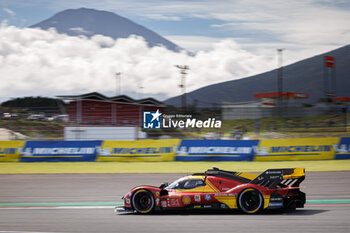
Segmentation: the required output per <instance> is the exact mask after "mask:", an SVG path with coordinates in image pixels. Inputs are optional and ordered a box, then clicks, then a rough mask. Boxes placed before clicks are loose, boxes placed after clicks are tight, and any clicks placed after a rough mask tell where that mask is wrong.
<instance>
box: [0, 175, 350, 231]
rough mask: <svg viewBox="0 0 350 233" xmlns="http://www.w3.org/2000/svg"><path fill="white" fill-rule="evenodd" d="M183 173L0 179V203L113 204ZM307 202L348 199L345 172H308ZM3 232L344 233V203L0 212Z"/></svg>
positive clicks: (348, 213) (347, 215)
mask: <svg viewBox="0 0 350 233" xmlns="http://www.w3.org/2000/svg"><path fill="white" fill-rule="evenodd" d="M182 175H183V174H59V175H55V174H52V175H0V203H54V202H55V203H58V202H60V203H66V202H118V201H120V197H121V196H122V195H123V194H125V193H126V192H127V191H128V190H130V188H132V187H133V186H136V185H138V184H149V185H159V184H160V183H162V182H165V181H172V180H174V179H176V178H178V177H180V176H182ZM306 177H307V178H306V180H305V181H304V182H303V183H302V185H304V186H306V187H305V189H304V192H306V194H307V199H308V200H320V199H350V181H349V178H350V172H313V173H307V174H306ZM3 232H12V233H15V232H96V233H97V232H350V205H349V204H344V205H342V204H340V205H331V204H324V205H318V204H315V205H308V206H306V207H305V208H304V209H298V210H297V211H296V212H293V213H280V212H275V211H273V212H272V211H270V212H265V213H262V214H258V215H244V214H241V213H239V212H237V211H234V212H229V213H227V212H204V213H202V212H175V213H174V212H169V213H165V214H156V215H148V216H143V215H137V214H123V215H115V214H114V213H113V209H112V208H111V207H110V206H105V207H103V206H101V207H92V208H84V207H77V208H37V209H35V208H19V209H16V208H2V209H1V208H0V233H3Z"/></svg>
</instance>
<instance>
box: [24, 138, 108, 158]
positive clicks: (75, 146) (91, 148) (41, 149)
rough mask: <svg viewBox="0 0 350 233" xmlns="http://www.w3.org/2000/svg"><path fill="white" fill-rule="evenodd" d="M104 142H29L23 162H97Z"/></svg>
mask: <svg viewBox="0 0 350 233" xmlns="http://www.w3.org/2000/svg"><path fill="white" fill-rule="evenodd" d="M101 144H102V141H101V140H94V141H27V143H26V144H25V146H24V147H23V150H22V151H21V160H20V161H21V162H40V161H53V162H60V161H95V160H96V156H97V153H98V152H99V151H100V147H101Z"/></svg>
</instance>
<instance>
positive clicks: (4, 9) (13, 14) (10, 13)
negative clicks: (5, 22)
mask: <svg viewBox="0 0 350 233" xmlns="http://www.w3.org/2000/svg"><path fill="white" fill-rule="evenodd" d="M2 9H3V11H5V12H6V13H8V14H9V15H11V16H16V13H15V12H14V11H13V10H11V9H9V8H7V7H4V8H2Z"/></svg>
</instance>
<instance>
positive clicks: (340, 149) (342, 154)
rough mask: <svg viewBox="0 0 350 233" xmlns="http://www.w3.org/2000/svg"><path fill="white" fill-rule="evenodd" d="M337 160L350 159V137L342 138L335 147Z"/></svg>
mask: <svg viewBox="0 0 350 233" xmlns="http://www.w3.org/2000/svg"><path fill="white" fill-rule="evenodd" d="M334 149H335V152H336V154H335V159H350V137H347V138H341V139H340V142H339V144H338V145H336V146H335V148H334Z"/></svg>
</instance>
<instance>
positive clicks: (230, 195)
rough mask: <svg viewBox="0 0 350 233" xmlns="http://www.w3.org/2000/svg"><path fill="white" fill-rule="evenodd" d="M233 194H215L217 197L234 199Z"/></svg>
mask: <svg viewBox="0 0 350 233" xmlns="http://www.w3.org/2000/svg"><path fill="white" fill-rule="evenodd" d="M232 196H233V194H232V193H217V194H215V197H232Z"/></svg>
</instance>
